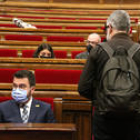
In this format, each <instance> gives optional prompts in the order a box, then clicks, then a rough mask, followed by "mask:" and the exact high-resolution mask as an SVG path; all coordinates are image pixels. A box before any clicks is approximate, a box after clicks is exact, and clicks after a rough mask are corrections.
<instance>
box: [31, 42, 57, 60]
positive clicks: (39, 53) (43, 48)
mask: <svg viewBox="0 0 140 140" xmlns="http://www.w3.org/2000/svg"><path fill="white" fill-rule="evenodd" d="M33 57H34V58H55V56H54V52H53V49H52V47H51V45H49V44H46V43H42V44H41V45H39V47H38V48H37V50H36V51H35V52H34V54H33Z"/></svg>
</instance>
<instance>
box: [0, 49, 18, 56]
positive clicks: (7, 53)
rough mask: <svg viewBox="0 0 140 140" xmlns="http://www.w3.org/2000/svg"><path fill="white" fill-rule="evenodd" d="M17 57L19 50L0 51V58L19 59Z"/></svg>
mask: <svg viewBox="0 0 140 140" xmlns="http://www.w3.org/2000/svg"><path fill="white" fill-rule="evenodd" d="M17 56H18V51H17V50H10V49H0V57H17Z"/></svg>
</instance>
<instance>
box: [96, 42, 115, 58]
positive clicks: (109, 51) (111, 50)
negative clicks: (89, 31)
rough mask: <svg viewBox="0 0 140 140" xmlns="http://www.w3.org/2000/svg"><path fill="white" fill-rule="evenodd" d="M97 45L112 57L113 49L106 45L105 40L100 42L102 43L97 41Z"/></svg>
mask: <svg viewBox="0 0 140 140" xmlns="http://www.w3.org/2000/svg"><path fill="white" fill-rule="evenodd" d="M98 45H99V46H101V47H102V48H103V50H105V51H106V52H107V54H108V55H109V57H112V55H113V53H114V50H113V49H112V48H111V47H110V46H109V45H108V43H107V42H102V43H99V44H98Z"/></svg>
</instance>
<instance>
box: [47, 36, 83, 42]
mask: <svg viewBox="0 0 140 140" xmlns="http://www.w3.org/2000/svg"><path fill="white" fill-rule="evenodd" d="M47 41H63V42H84V37H76V36H48V37H47Z"/></svg>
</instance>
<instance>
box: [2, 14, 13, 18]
mask: <svg viewBox="0 0 140 140" xmlns="http://www.w3.org/2000/svg"><path fill="white" fill-rule="evenodd" d="M0 17H9V18H13V17H14V16H12V15H0Z"/></svg>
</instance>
